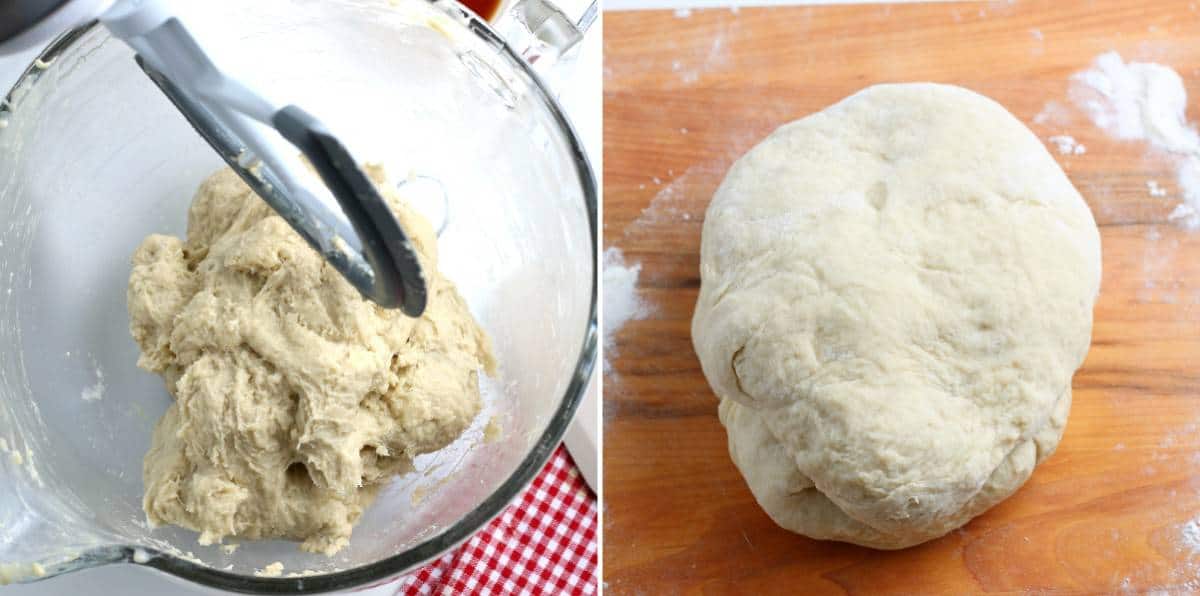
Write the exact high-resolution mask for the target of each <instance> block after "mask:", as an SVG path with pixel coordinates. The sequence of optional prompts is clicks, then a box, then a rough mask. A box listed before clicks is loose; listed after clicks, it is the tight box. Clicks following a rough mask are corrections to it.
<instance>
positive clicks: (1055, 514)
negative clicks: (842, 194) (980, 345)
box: [604, 0, 1200, 594]
mask: <svg viewBox="0 0 1200 596" xmlns="http://www.w3.org/2000/svg"><path fill="white" fill-rule="evenodd" d="M1197 11H1198V5H1197V3H1196V2H1186V1H1168V0H1153V1H1150V0H1139V1H1133V0H1130V1H1120V2H1115V1H1114V2H1099V1H1097V2H1069V1H1064V0H1059V1H1043V2H1023V1H1019V2H1015V3H1007V2H1001V3H995V4H983V3H969V4H968V3H960V4H916V5H911V4H910V5H897V6H890V7H889V6H881V5H858V6H841V7H787V8H756V9H750V8H743V9H741V10H739V11H736V12H734V11H731V10H727V9H710V10H697V11H693V12H692V14H691V15H690V16H688V17H687V18H682V16H683V15H677V14H675V13H673V12H670V11H657V12H618V13H611V12H610V13H607V14H606V16H605V41H604V52H605V60H606V63H605V71H604V72H605V79H604V234H605V245H606V246H609V247H617V248H620V249H621V250H622V251H623V252H624V255H625V257H626V259H627V260H628V261H629V262H630V263H639V264H640V265H641V268H642V269H641V275H640V282H639V290H640V295H641V296H642V298H643V300H644V301H645V303H646V305H647V308H648V311H649V313H648V315H647V316H646V317H645V318H643V319H641V320H635V321H631V322H630V323H628V324H627V325H626V326H625V327H624V328H623V329H622V331H621V332H619V333H618V334H617V336H616V342H615V347H614V349H612V350H610V351H609V353H608V356H607V359H608V361H609V362H610V363H611V370H610V371H609V372H608V374H607V376H606V377H605V393H604V399H605V403H604V408H605V409H604V424H605V426H604V428H605V430H604V467H605V472H604V481H605V483H604V506H605V514H604V541H605V546H604V581H605V582H606V587H607V593H610V594H675V593H683V594H700V593H703V594H710V593H711V594H721V593H748V594H776V593H792V594H824V593H830V594H840V593H848V594H893V593H894V594H928V593H946V594H962V593H977V592H988V593H1028V592H1034V593H1054V594H1085V593H1086V594H1090V593H1143V592H1147V591H1153V590H1166V591H1168V592H1170V593H1191V592H1200V521H1193V520H1200V232H1188V231H1186V230H1184V229H1181V228H1180V227H1178V226H1176V225H1174V224H1173V223H1171V222H1169V221H1168V220H1167V215H1168V214H1169V213H1170V212H1171V210H1172V209H1173V208H1174V207H1175V205H1176V204H1178V201H1179V196H1180V195H1179V188H1178V186H1177V185H1176V183H1175V179H1174V174H1173V171H1174V170H1173V165H1172V161H1171V159H1169V158H1167V157H1164V156H1162V155H1158V154H1155V153H1153V152H1152V151H1149V150H1148V148H1147V146H1146V145H1145V144H1142V143H1138V142H1128V141H1115V140H1112V139H1110V138H1109V137H1108V136H1106V135H1105V134H1104V133H1103V132H1101V131H1099V130H1097V129H1096V128H1095V127H1094V126H1092V125H1091V124H1090V123H1089V121H1088V120H1087V118H1086V117H1084V116H1083V115H1082V114H1081V113H1080V112H1079V111H1078V110H1075V109H1074V108H1073V107H1072V104H1071V102H1070V101H1069V100H1068V97H1067V89H1068V86H1069V78H1070V76H1071V74H1072V73H1074V72H1077V71H1080V70H1083V69H1085V68H1087V67H1088V66H1089V64H1090V63H1091V62H1092V60H1093V59H1094V58H1095V57H1096V56H1097V55H1099V54H1101V53H1103V52H1106V51H1109V50H1117V51H1119V52H1120V53H1121V54H1122V56H1124V57H1125V58H1126V59H1132V60H1141V61H1154V62H1159V63H1163V64H1167V65H1170V66H1171V67H1173V68H1175V69H1176V70H1177V71H1178V72H1179V73H1180V74H1181V75H1182V76H1183V77H1184V79H1185V81H1186V84H1187V87H1188V91H1189V94H1190V96H1191V97H1193V98H1195V97H1200V14H1198V12H1197ZM887 81H940V82H949V83H956V84H960V85H964V86H967V87H969V88H972V89H975V90H977V91H979V92H981V93H984V94H986V95H988V96H990V97H992V98H994V99H996V100H998V101H999V102H1000V103H1002V104H1004V105H1005V106H1007V107H1008V108H1009V109H1010V110H1011V111H1012V112H1013V113H1014V114H1016V115H1017V116H1018V117H1019V118H1020V119H1021V120H1022V121H1024V122H1026V123H1027V124H1029V125H1030V127H1031V128H1032V129H1033V130H1034V132H1035V133H1037V134H1038V136H1039V137H1040V138H1042V139H1047V138H1048V137H1049V136H1051V135H1056V134H1070V135H1072V136H1074V137H1075V138H1076V139H1077V140H1078V141H1080V142H1082V143H1083V144H1084V145H1085V146H1086V148H1087V151H1086V153H1084V154H1082V155H1067V156H1064V155H1059V154H1058V153H1057V152H1056V151H1055V152H1054V154H1055V156H1056V158H1058V160H1059V162H1060V163H1061V164H1062V166H1063V168H1064V169H1065V170H1066V171H1067V173H1068V174H1069V176H1070V178H1071V179H1072V181H1073V182H1074V183H1075V185H1076V186H1077V187H1078V188H1079V190H1080V191H1081V192H1082V193H1083V195H1084V196H1085V197H1086V198H1087V200H1088V203H1089V205H1090V206H1091V208H1092V210H1093V212H1094V213H1095V215H1096V219H1097V221H1098V222H1099V224H1100V226H1101V232H1102V236H1103V249H1104V281H1103V290H1102V293H1101V297H1100V301H1099V304H1098V305H1097V307H1096V311H1095V314H1096V323H1095V330H1094V336H1093V343H1092V349H1091V352H1090V354H1089V356H1088V359H1087V361H1086V363H1085V364H1084V366H1083V368H1082V369H1081V370H1080V371H1079V373H1078V374H1076V376H1075V381H1074V389H1075V401H1074V406H1073V408H1072V412H1071V417H1070V421H1069V423H1068V426H1067V430H1066V435H1065V436H1064V437H1063V440H1062V443H1061V445H1060V447H1059V449H1058V451H1057V453H1056V454H1055V455H1054V456H1053V457H1051V458H1050V459H1049V460H1048V461H1047V462H1045V463H1044V464H1043V465H1042V466H1041V467H1039V468H1038V469H1037V471H1036V472H1035V473H1034V475H1033V477H1032V479H1031V480H1030V481H1029V482H1028V483H1027V484H1026V485H1025V486H1024V487H1023V488H1022V489H1021V490H1020V491H1019V492H1017V493H1016V494H1015V495H1014V496H1013V497H1012V498H1010V499H1009V500H1007V501H1005V502H1003V503H1001V504H1000V505H999V506H997V507H995V508H994V509H992V510H991V511H988V512H987V513H986V514H984V515H983V516H981V517H979V518H977V519H975V520H974V521H972V522H971V523H970V524H969V525H967V526H966V527H964V528H963V529H961V530H959V531H956V532H953V533H951V534H950V535H948V536H946V537H944V538H941V539H939V540H935V541H932V542H929V543H926V544H924V545H921V546H918V547H915V548H911V549H907V550H903V551H897V552H880V551H873V550H870V549H866V548H860V547H855V546H851V545H846V544H839V543H833V542H818V541H814V540H809V539H806V538H804V537H801V536H798V535H795V534H791V533H789V532H787V531H784V530H782V529H780V528H778V527H776V526H775V525H774V524H773V523H772V522H771V521H770V520H769V519H768V518H767V516H766V515H765V514H764V513H763V512H762V511H761V510H760V509H759V508H758V506H757V505H756V504H755V502H754V499H753V497H752V496H751V494H750V492H749V490H748V489H747V488H746V486H745V483H744V482H743V480H742V478H741V476H740V475H739V474H738V472H737V470H736V469H735V468H734V467H733V465H732V464H731V463H730V460H729V456H728V454H727V451H726V441H725V432H724V429H723V428H722V427H721V425H720V423H719V422H718V420H717V414H716V398H715V397H714V396H713V394H712V392H711V391H710V389H709V387H708V385H707V383H706V382H705V380H704V377H703V375H702V374H701V371H700V366H699V362H698V361H697V359H696V357H695V354H694V352H693V350H692V345H691V337H690V333H689V326H690V321H691V316H692V309H693V307H694V304H695V300H696V294H697V287H698V285H699V275H698V256H697V253H698V250H699V242H700V230H701V225H702V223H703V218H704V209H705V207H706V206H707V204H708V202H709V199H710V198H711V196H712V193H713V191H714V190H715V188H716V186H717V185H718V184H719V183H720V181H721V178H722V177H723V176H724V173H725V171H726V169H727V168H728V167H729V165H730V164H731V163H732V161H733V160H734V159H735V158H736V157H737V156H739V155H740V154H741V153H743V152H744V151H746V150H747V149H748V148H750V147H751V146H752V145H753V144H754V143H756V142H757V141H758V140H759V139H761V138H762V137H763V136H764V135H766V134H767V133H769V132H770V131H771V130H772V129H774V128H775V127H777V126H779V125H781V124H783V123H785V122H788V121H790V120H793V119H795V118H798V117H801V116H804V115H806V114H809V113H811V112H814V111H817V110H819V109H821V108H824V107H825V106H827V105H829V104H831V103H833V102H835V101H837V100H839V99H841V98H843V97H845V96H847V95H849V94H851V93H853V92H854V91H856V90H858V89H860V88H862V87H864V86H866V85H870V84H872V83H877V82H887ZM1048 105H1049V106H1050V107H1049V108H1047V106H1048ZM1039 113H1043V115H1044V116H1046V115H1049V116H1052V117H1050V118H1049V119H1046V118H1045V117H1043V118H1042V119H1040V121H1038V122H1035V119H1037V118H1036V117H1037V115H1038V114H1039ZM1189 117H1191V118H1193V119H1197V118H1200V110H1192V111H1190V113H1189ZM1149 180H1154V181H1156V182H1158V183H1159V184H1161V185H1162V186H1163V187H1164V188H1166V189H1167V191H1168V196H1166V197H1151V196H1149V194H1148V192H1147V186H1146V183H1147V181H1149ZM1187 535H1191V536H1193V540H1192V541H1189V540H1187V539H1186V536H1187Z"/></svg>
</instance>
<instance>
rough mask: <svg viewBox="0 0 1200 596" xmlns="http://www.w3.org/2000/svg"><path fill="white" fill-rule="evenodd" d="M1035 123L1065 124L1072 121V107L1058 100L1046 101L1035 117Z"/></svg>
mask: <svg viewBox="0 0 1200 596" xmlns="http://www.w3.org/2000/svg"><path fill="white" fill-rule="evenodd" d="M1033 123H1034V124H1041V125H1054V126H1064V125H1067V124H1070V123H1071V109H1070V108H1068V107H1067V106H1064V105H1063V104H1061V103H1058V102H1057V101H1050V102H1046V105H1044V106H1042V111H1040V112H1038V113H1037V115H1036V116H1034V117H1033Z"/></svg>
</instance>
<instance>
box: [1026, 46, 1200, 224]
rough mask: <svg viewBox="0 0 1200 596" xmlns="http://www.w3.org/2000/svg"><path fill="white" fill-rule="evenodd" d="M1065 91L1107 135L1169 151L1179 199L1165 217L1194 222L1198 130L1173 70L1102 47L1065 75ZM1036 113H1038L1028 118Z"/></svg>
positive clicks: (1152, 187) (1198, 204)
mask: <svg viewBox="0 0 1200 596" xmlns="http://www.w3.org/2000/svg"><path fill="white" fill-rule="evenodd" d="M1068 93H1069V97H1070V99H1071V101H1072V103H1074V104H1075V105H1076V106H1077V107H1078V108H1079V109H1080V110H1082V111H1083V112H1084V113H1085V114H1086V115H1087V116H1088V119H1089V120H1091V122H1092V124H1094V125H1096V127H1097V128H1099V129H1101V130H1103V131H1104V132H1106V133H1107V134H1108V135H1109V136H1111V137H1113V138H1116V139H1120V140H1128V141H1144V142H1146V143H1148V144H1149V146H1150V151H1152V152H1157V153H1161V154H1166V155H1168V156H1170V158H1171V159H1172V162H1173V164H1174V167H1175V177H1176V183H1177V184H1178V186H1179V189H1180V193H1181V195H1182V196H1181V197H1180V198H1181V199H1182V202H1181V203H1180V204H1179V205H1177V206H1176V207H1175V210H1174V211H1173V212H1171V214H1170V216H1169V219H1171V220H1172V221H1176V222H1177V223H1179V224H1180V225H1182V226H1183V227H1184V228H1186V229H1188V230H1195V229H1197V228H1200V134H1198V133H1197V131H1196V126H1195V124H1193V123H1191V122H1188V120H1187V115H1186V112H1187V89H1186V88H1185V87H1184V84H1183V78H1182V77H1180V76H1179V73H1177V72H1175V71H1174V70H1173V69H1172V68H1170V67H1169V66H1165V65H1162V64H1156V63H1153V62H1126V61H1125V60H1123V59H1122V58H1121V55H1120V54H1118V53H1117V52H1106V53H1104V54H1101V55H1100V56H1098V57H1096V59H1095V60H1094V61H1093V62H1092V65H1091V67H1089V68H1087V69H1086V70H1083V71H1080V72H1078V73H1075V74H1074V75H1072V76H1071V82H1070V88H1069V91H1068ZM1049 108H1050V105H1049V104H1047V110H1048V109H1049ZM1043 112H1044V113H1045V112H1046V110H1043ZM1042 117H1043V116H1042V114H1039V115H1038V117H1035V118H1034V121H1035V122H1039V119H1041V118H1042ZM1049 118H1050V116H1049V115H1047V116H1046V119H1047V120H1048V119H1049ZM1039 123H1040V122H1039ZM1060 150H1061V146H1060ZM1146 185H1147V188H1148V190H1149V193H1150V195H1151V196H1155V197H1160V196H1165V195H1166V194H1167V193H1166V192H1165V190H1163V189H1162V187H1161V186H1159V185H1158V182H1157V181H1148V182H1147V183H1146Z"/></svg>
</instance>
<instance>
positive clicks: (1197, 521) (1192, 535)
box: [1180, 517, 1200, 553]
mask: <svg viewBox="0 0 1200 596" xmlns="http://www.w3.org/2000/svg"><path fill="white" fill-rule="evenodd" d="M1180 543H1181V544H1183V546H1185V547H1187V549H1188V550H1190V551H1192V552H1193V553H1200V517H1197V518H1193V519H1190V520H1188V522H1187V523H1186V524H1183V530H1182V531H1181V532H1180Z"/></svg>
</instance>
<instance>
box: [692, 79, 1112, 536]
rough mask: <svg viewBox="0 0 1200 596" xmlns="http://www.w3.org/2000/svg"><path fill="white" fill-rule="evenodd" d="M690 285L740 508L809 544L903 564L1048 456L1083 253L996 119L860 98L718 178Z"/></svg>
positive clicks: (1087, 307) (908, 97)
mask: <svg viewBox="0 0 1200 596" xmlns="http://www.w3.org/2000/svg"><path fill="white" fill-rule="evenodd" d="M700 267H701V270H700V274H701V285H700V297H699V301H698V303H697V305H696V312H695V316H694V318H693V321H692V337H693V341H694V345H695V349H696V353H697V354H698V355H699V357H700V362H701V364H702V366H703V369H704V374H705V376H706V377H707V378H708V381H709V384H710V385H711V386H712V388H713V390H714V392H715V393H716V394H717V396H718V397H720V399H721V404H720V416H721V421H722V422H723V423H724V425H725V427H726V430H727V432H728V435H729V452H730V455H731V457H732V459H733V461H734V463H735V464H736V465H737V467H738V468H739V469H740V471H741V472H742V475H743V476H744V477H745V479H746V481H747V483H748V484H749V486H750V489H751V490H752V491H753V493H754V496H755V498H756V499H757V500H758V502H759V504H760V505H761V506H762V507H763V508H764V509H765V510H766V512H767V513H768V514H769V515H770V516H771V517H772V519H774V520H775V522H776V523H778V524H779V525H781V526H783V527H785V528H787V529H789V530H792V531H795V532H799V533H802V534H805V535H808V536H811V537H813V538H820V539H832V540H842V541H846V542H853V543H857V544H862V545H866V546H871V547H876V548H903V547H907V546H911V545H914V544H918V543H920V542H924V541H926V540H930V539H932V538H936V537H938V536H941V535H944V534H946V533H947V532H949V531H951V530H953V529H955V528H957V527H959V526H961V525H963V524H965V523H966V522H967V521H969V520H970V519H971V518H972V517H974V516H976V515H979V514H980V513H982V512H983V511H985V510H986V509H988V508H989V507H991V506H992V505H995V504H996V503H998V502H1000V501H1001V500H1003V499H1004V498H1006V497H1007V496H1009V495H1010V494H1012V493H1013V492H1014V491H1015V490H1016V489H1017V488H1018V487H1020V486H1021V484H1023V483H1024V482H1025V480H1026V479H1027V478H1028V477H1029V475H1030V474H1031V473H1032V471H1033V468H1034V466H1035V465H1036V464H1037V463H1039V462H1041V461H1042V460H1043V459H1044V458H1046V457H1047V456H1049V455H1050V453H1051V452H1053V450H1054V448H1055V446H1056V445H1057V444H1058V440H1059V438H1060V437H1061V435H1062V431H1063V427H1064V425H1065V423H1066V418H1067V413H1068V410H1069V408H1070V401H1071V376H1072V374H1073V373H1074V371H1075V369H1077V368H1078V367H1079V366H1080V364H1082V362H1083V359H1084V356H1085V355H1086V353H1087V349H1088V344H1089V343H1090V336H1091V326H1092V306H1093V304H1094V302H1095V299H1096V296H1097V294H1098V292H1099V286H1100V238H1099V233H1098V231H1097V229H1096V224H1095V221H1094V220H1093V219H1092V215H1091V213H1090V211H1089V210H1088V208H1087V205H1086V204H1085V203H1084V201H1083V199H1082V197H1080V195H1079V193H1078V192H1077V191H1076V190H1075V188H1074V187H1072V186H1071V183H1070V182H1069V181H1068V180H1067V177H1066V175H1065V174H1064V173H1063V171H1062V170H1061V169H1060V168H1059V167H1058V166H1057V164H1056V163H1055V161H1054V159H1053V158H1052V157H1051V156H1050V154H1049V153H1048V152H1047V151H1046V149H1045V147H1044V146H1043V145H1042V144H1041V143H1040V142H1039V141H1038V139H1037V138H1036V137H1035V136H1034V135H1033V134H1032V133H1031V132H1030V131H1029V130H1028V129H1027V128H1026V127H1025V126H1024V125H1022V124H1021V123H1020V122H1019V121H1018V120H1017V119H1016V118H1014V117H1013V116H1012V115H1011V114H1009V113H1008V112H1007V111H1006V110H1005V109H1004V108H1003V107H1001V106H1000V105H999V104H997V103H995V102H994V101H992V100H990V99H988V98H986V97H983V96H981V95H978V94H976V93H974V92H971V91H968V90H966V89H962V88H958V87H953V86H948V85H935V84H902V85H880V86H875V87H870V88H867V89H865V90H863V91H861V92H859V93H857V94H855V95H853V96H851V97H849V98H847V99H845V100H843V101H841V102H840V103H838V104H836V105H834V106H831V107H829V108H827V109H825V110H823V111H821V112H819V113H816V114H813V115H811V116H809V117H807V118H804V119H801V120H799V121H796V122H793V123H791V124H788V125H786V126H783V127H782V128H780V129H778V130H777V131H775V132H774V133H773V134H771V136H769V137H768V138H767V139H766V140H764V141H763V142H762V143H760V144H759V145H758V146H756V147H754V148H753V149H752V150H751V151H750V152H749V153H747V154H746V155H745V156H743V157H742V158H741V159H739V160H738V161H737V163H735V164H734V166H733V167H732V169H730V171H729V173H728V175H727V176H726V178H725V180H724V182H723V183H722V184H721V186H720V188H718V190H717V192H716V195H715V196H714V197H713V200H712V204H711V205H710V206H709V208H708V212H707V216H706V219H705V222H704V230H703V236H702V242H701V251H700Z"/></svg>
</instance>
